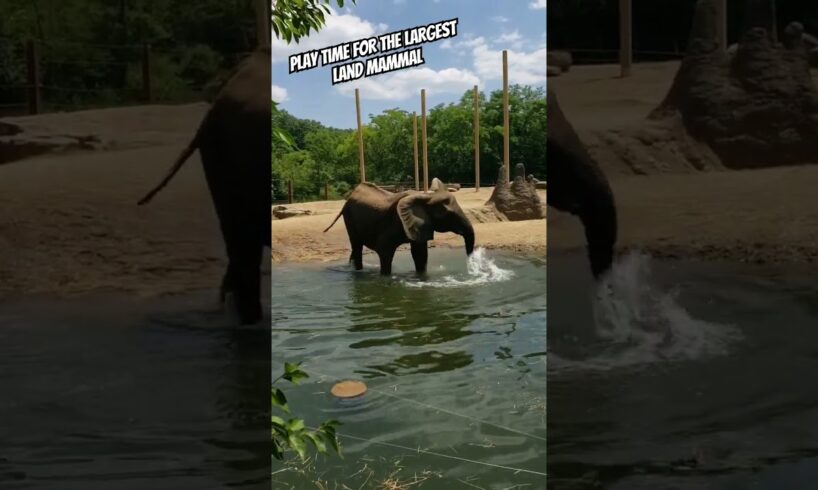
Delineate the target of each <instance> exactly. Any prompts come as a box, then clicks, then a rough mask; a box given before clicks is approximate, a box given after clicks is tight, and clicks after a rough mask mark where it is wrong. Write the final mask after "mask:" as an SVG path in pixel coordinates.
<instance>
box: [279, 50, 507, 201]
mask: <svg viewBox="0 0 818 490" xmlns="http://www.w3.org/2000/svg"><path fill="white" fill-rule="evenodd" d="M472 93H473V108H472V111H473V118H474V122H473V133H474V177H475V178H474V182H458V183H452V184H453V185H456V186H458V187H463V188H465V187H474V189H475V191H479V190H480V185H481V182H480V106H479V90H478V86H477V85H475V86H474V88H473V89H472ZM420 105H421V115H420V121H418V116H417V114H416V113H414V112H413V113H412V129H413V138H412V139H413V148H412V153H413V163H414V182H409V181H397V182H380V183H378V185H379V186H381V187H394V188H397V189H415V190H421V188H422V189H423V190H424V191H427V190H428V189H429V159H428V147H427V146H428V145H427V138H426V133H427V131H426V129H427V126H426V119H427V118H426V89H421V90H420ZM502 105H503V169H504V173H505V179H506V181H509V180H510V175H511V171H510V167H511V165H510V142H509V137H510V126H511V125H510V120H509V92H508V51H507V50H503V104H502ZM355 117H356V121H357V131H356V139H357V142H358V176H359V182H367V179H366V162H365V158H364V138H363V124H362V122H361V98H360V91H359V89H357V88H356V89H355ZM418 126H420V134H421V138H420V148H419V147H418ZM419 154H420V157H419ZM419 158H420V161H419ZM421 161H422V165H421ZM421 175H422V179H421ZM447 184H448V183H447ZM495 184H496V182H494V181H491V182H490V185H495ZM323 198H324V200H328V199H329V182H324V183H323ZM293 202H295V198H294V189H293V180H292V179H290V180H287V199H286V200H284V199H279V200H274V201H273V204H274V205H276V204H292V203H293Z"/></svg>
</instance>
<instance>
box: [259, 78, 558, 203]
mask: <svg viewBox="0 0 818 490" xmlns="http://www.w3.org/2000/svg"><path fill="white" fill-rule="evenodd" d="M479 98H480V182H481V183H482V184H491V183H493V182H494V181H495V180H496V178H497V173H498V170H499V168H500V166H501V165H502V162H503V106H502V103H503V92H502V90H496V91H493V92H491V93H490V94H488V95H486V94H485V93H482V92H481V93H480V94H479ZM509 106H510V109H509V118H510V123H511V132H510V137H509V140H510V144H511V150H510V158H511V163H512V165H514V164H516V163H523V164H525V166H526V171H527V172H528V173H533V174H534V175H535V176H537V177H538V178H540V179H545V147H546V145H545V142H546V139H545V134H546V127H545V123H546V112H545V108H546V97H545V90H544V89H543V88H540V87H537V88H535V87H531V86H524V85H512V86H511V87H509ZM473 117H474V115H473V94H472V91H471V90H469V91H466V92H465V93H464V94H463V95H462V96H461V97H460V99H459V100H458V101H457V102H453V103H449V104H439V105H437V106H435V107H432V108H431V110H430V111H429V113H428V114H427V122H426V127H427V145H428V158H429V173H430V179H429V180H430V181H431V178H433V177H438V178H440V179H441V180H443V181H444V182H455V183H460V184H467V185H474V180H475V178H474V133H473ZM273 127H277V128H281V129H282V130H283V131H285V132H286V133H287V134H289V135H290V137H291V139H292V146H290V145H288V144H285V143H283V142H281V141H276V140H275V139H274V142H273V150H272V170H273V195H274V199H282V198H283V197H285V196H286V193H287V191H286V181H288V180H292V181H293V193H294V197H295V198H296V199H297V200H310V199H317V198H322V195H323V189H324V184H325V183H329V184H330V194H331V196H330V197H335V198H338V197H342V196H343V194H344V193H345V192H347V191H348V190H349V189H351V188H352V187H353V186H354V185H355V184H356V183H357V182H358V140H357V135H356V131H354V130H351V129H347V130H342V129H335V128H328V127H326V126H324V125H322V124H321V123H319V122H317V121H310V120H304V119H298V118H296V117H294V116H292V115H291V114H289V113H287V112H286V111H284V110H279V111H274V112H273ZM420 127H421V121H420V116H419V115H418V151H419V161H420V162H421V166H422V157H421V156H420V152H421V151H422V148H421V143H420V137H421V136H420V135H421V129H420ZM363 135H364V159H365V162H366V176H367V180H369V181H372V182H376V183H381V184H389V183H397V182H401V183H410V184H411V183H412V182H413V181H414V162H413V148H412V113H410V112H407V111H405V110H401V109H397V108H395V109H387V110H385V111H383V112H382V113H380V114H370V117H369V123H368V124H366V125H365V126H364V129H363ZM421 175H422V173H421ZM421 178H422V177H421Z"/></svg>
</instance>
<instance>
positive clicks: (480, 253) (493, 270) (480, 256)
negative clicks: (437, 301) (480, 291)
mask: <svg viewBox="0 0 818 490" xmlns="http://www.w3.org/2000/svg"><path fill="white" fill-rule="evenodd" d="M513 276H514V272H513V271H511V270H508V269H503V268H501V267H500V266H498V265H497V263H495V262H494V259H492V258H491V257H489V256H488V254H487V252H486V249H484V248H482V247H478V248H477V249H475V250H474V252H473V253H472V254H471V256H470V257H469V260H468V262H467V263H466V275H465V276H462V275H454V274H450V275H447V276H443V277H441V278H439V279H438V278H435V279H427V280H423V279H416V278H413V279H404V280H403V281H402V282H403V284H405V285H406V286H409V287H413V288H424V287H425V288H428V287H436V288H450V287H462V286H476V285H480V284H486V283H491V282H502V281H507V280H509V279H511V278H512V277H513Z"/></svg>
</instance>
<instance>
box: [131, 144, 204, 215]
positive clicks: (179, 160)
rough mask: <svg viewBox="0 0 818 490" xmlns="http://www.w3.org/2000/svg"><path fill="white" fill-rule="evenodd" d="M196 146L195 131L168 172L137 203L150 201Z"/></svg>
mask: <svg viewBox="0 0 818 490" xmlns="http://www.w3.org/2000/svg"><path fill="white" fill-rule="evenodd" d="M198 147H199V134H198V133H197V134H196V136H195V137H194V138H193V140H192V141H191V142H190V143H189V144H188V145H187V148H185V149H184V150H182V153H180V154H179V156H178V157H177V158H176V162H174V163H173V166H172V167H171V168H170V170H168V173H167V174H166V175H165V178H163V179H162V181H161V182H159V185H157V186H156V187H154V188H153V189H152V190H151V191H150V192H148V193H147V194H145V197H143V198H142V199H140V200H139V202H138V203H137V205H138V206H141V205H143V204H147V203H148V202H150V200H151V199H153V196H155V195H156V194H157V193H158V192H159V191H161V190H162V189H163V188H164V187H165V186H166V185H168V182H170V179H172V178H173V176H174V175H176V172H178V171H179V169H180V168H182V165H184V163H185V162H186V161H187V159H188V158H190V155H192V154H193V152H194V151H196V149H197V148H198Z"/></svg>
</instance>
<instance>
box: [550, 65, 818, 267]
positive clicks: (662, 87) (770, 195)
mask: <svg viewBox="0 0 818 490" xmlns="http://www.w3.org/2000/svg"><path fill="white" fill-rule="evenodd" d="M677 67H678V63H676V62H668V63H646V64H637V65H635V66H634V69H633V76H632V77H631V78H628V79H622V78H619V76H618V75H619V67H618V66H615V65H600V66H584V67H574V68H572V70H571V71H570V72H569V73H567V74H565V75H564V76H560V77H556V78H551V79H549V83H552V87H553V88H554V90H555V91H556V92H557V95H558V96H559V97H560V103H561V105H562V108H563V110H564V111H565V113H566V117H568V119H569V120H570V121H571V122H572V123H573V124H574V125H575V127H576V128H577V131H578V132H579V133H580V136H581V137H582V138H583V140H584V141H585V142H586V144H588V145H589V146H590V147H591V152H592V154H593V155H594V156H595V157H596V158H597V159H598V160H599V162H600V165H601V166H602V168H603V169H604V170H605V172H606V174H607V175H608V177H609V179H610V181H611V186H612V188H613V190H614V195H615V197H616V201H617V206H618V213H617V214H618V219H619V224H620V234H619V248H620V250H627V249H629V248H640V249H643V250H647V251H649V252H651V253H653V254H654V255H658V256H665V257H684V258H699V259H706V260H720V259H725V260H734V261H746V262H757V263H761V262H764V263H781V262H785V263H786V262H790V263H793V262H794V263H801V264H804V263H818V201H817V200H816V189H818V166H816V165H804V166H798V167H773V168H766V169H760V170H742V171H728V170H724V169H719V168H717V167H716V168H713V171H706V172H702V171H695V170H693V169H692V168H691V167H690V166H689V165H686V164H685V163H681V162H682V160H684V159H685V157H689V156H690V155H689V154H688V155H683V154H682V153H684V151H686V149H685V148H682V146H684V145H677V144H673V145H663V144H661V143H662V142H661V141H659V142H657V141H656V140H650V139H649V138H643V136H644V132H645V131H651V130H652V129H654V128H651V127H650V124H648V123H646V122H645V117H646V116H647V114H648V113H649V112H650V110H651V109H653V108H654V107H655V106H656V105H657V104H658V103H659V102H660V101H661V100H662V99H663V98H664V96H665V93H666V92H667V90H668V88H669V87H670V84H671V81H672V79H673V76H674V75H675V71H676V69H677ZM813 74H814V79H815V80H816V81H817V82H818V71H814V72H813ZM646 128H647V129H646ZM637 132H639V137H632V135H633V134H635V133H637ZM612 134H613V135H614V136H612ZM617 136H619V137H617ZM603 139H605V140H606V141H602V140H603ZM640 139H641V140H642V141H639V140H640ZM659 139H661V138H659ZM696 151H700V149H697V150H696ZM627 159H631V160H637V164H639V163H645V161H646V160H650V159H656V160H662V163H666V164H667V167H666V168H664V169H662V168H659V166H658V165H653V164H646V165H644V167H643V169H644V170H645V171H646V174H647V175H633V171H632V169H631V168H629V167H630V166H631V165H633V162H632V161H631V162H628V163H627V164H626V163H623V161H624V160H627ZM639 160H641V161H639ZM674 160H676V162H674ZM816 163H818V162H816ZM662 170H664V171H662ZM548 219H549V224H548V229H549V246H550V247H554V248H576V247H581V246H582V244H583V237H582V232H581V228H580V227H579V225H578V223H577V222H576V220H575V219H574V218H573V217H571V216H567V215H564V214H562V213H559V212H556V211H554V210H552V209H550V208H549V210H548Z"/></svg>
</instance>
